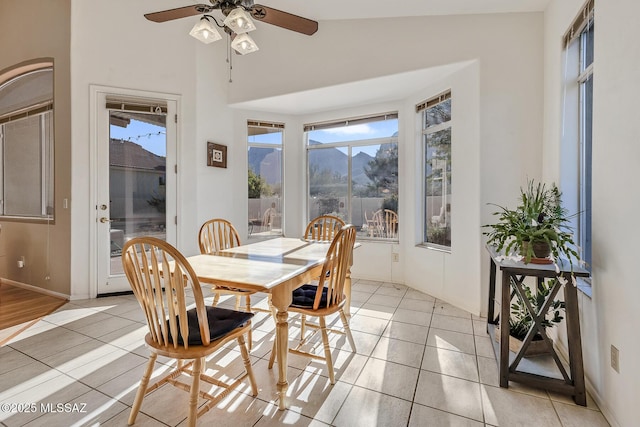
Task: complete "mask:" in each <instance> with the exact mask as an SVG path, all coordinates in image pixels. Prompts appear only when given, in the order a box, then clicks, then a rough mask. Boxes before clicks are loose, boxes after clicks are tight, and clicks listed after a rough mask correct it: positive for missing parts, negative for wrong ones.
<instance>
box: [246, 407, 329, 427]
mask: <svg viewBox="0 0 640 427" xmlns="http://www.w3.org/2000/svg"><path fill="white" fill-rule="evenodd" d="M283 425H286V426H292V427H325V426H327V425H328V424H325V423H323V422H321V421H318V420H314V419H312V418H309V417H306V416H304V415H302V414H301V413H299V412H296V411H291V410H286V411H280V410H278V407H277V406H276V405H269V406H268V407H267V409H266V410H265V413H264V415H263V416H262V418H260V420H259V421H258V422H257V423H256V424H255V426H254V427H281V426H283Z"/></svg>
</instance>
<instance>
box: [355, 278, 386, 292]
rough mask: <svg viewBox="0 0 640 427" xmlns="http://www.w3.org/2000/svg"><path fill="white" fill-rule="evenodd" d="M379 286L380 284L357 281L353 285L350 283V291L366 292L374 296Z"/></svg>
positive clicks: (369, 281)
mask: <svg viewBox="0 0 640 427" xmlns="http://www.w3.org/2000/svg"><path fill="white" fill-rule="evenodd" d="M380 286H381V284H380V282H374V281H371V280H357V281H356V282H355V283H354V282H353V281H352V282H351V289H352V290H354V291H358V292H366V293H369V294H374V293H375V292H376V291H377V290H378V288H379V287H380Z"/></svg>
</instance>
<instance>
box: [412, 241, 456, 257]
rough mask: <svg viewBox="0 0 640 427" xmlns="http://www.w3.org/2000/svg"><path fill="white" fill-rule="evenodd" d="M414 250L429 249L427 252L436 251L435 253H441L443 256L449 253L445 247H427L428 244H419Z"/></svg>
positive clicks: (449, 249) (449, 250) (448, 249)
mask: <svg viewBox="0 0 640 427" xmlns="http://www.w3.org/2000/svg"><path fill="white" fill-rule="evenodd" d="M416 248H422V249H429V250H432V251H436V252H443V253H445V254H450V253H451V248H447V247H444V246H436V245H429V244H426V243H420V244H418V245H416Z"/></svg>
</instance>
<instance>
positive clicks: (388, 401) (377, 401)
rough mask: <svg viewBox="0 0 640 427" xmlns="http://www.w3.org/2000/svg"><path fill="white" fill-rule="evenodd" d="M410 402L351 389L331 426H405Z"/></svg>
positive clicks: (354, 388)
mask: <svg viewBox="0 0 640 427" xmlns="http://www.w3.org/2000/svg"><path fill="white" fill-rule="evenodd" d="M410 411H411V402H407V401H406V400H402V399H398V398H396V397H393V396H389V395H387V394H382V393H378V392H376V391H372V390H367V389H364V388H360V387H353V388H352V389H351V392H350V393H349V396H348V397H347V399H346V400H345V402H344V405H343V406H342V408H341V409H340V411H339V412H338V415H337V416H336V418H335V420H334V421H333V425H335V426H336V427H371V426H402V425H407V422H408V420H409V413H410Z"/></svg>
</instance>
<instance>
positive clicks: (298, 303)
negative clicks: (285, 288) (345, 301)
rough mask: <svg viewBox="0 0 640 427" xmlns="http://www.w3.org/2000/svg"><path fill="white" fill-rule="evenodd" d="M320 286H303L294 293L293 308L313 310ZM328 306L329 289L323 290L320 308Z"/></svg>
mask: <svg viewBox="0 0 640 427" xmlns="http://www.w3.org/2000/svg"><path fill="white" fill-rule="evenodd" d="M317 291H318V286H316V285H309V284H307V285H302V286H301V287H299V288H298V289H296V290H295V291H293V302H292V303H291V306H292V307H300V308H313V301H314V300H315V299H316V292H317ZM326 306H327V288H322V298H320V305H319V306H318V307H326Z"/></svg>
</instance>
